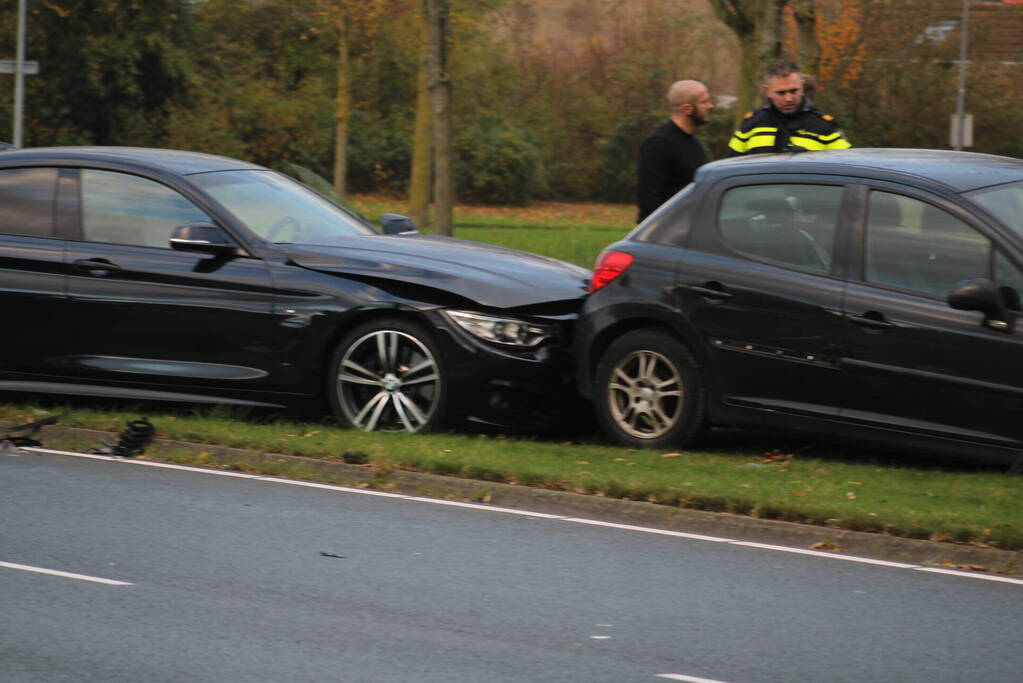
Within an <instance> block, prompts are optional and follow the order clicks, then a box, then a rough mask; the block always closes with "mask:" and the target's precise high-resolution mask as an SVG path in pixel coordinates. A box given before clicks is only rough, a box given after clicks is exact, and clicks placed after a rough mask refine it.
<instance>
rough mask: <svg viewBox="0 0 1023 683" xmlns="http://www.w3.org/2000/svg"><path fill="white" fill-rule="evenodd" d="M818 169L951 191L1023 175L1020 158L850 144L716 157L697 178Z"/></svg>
mask: <svg viewBox="0 0 1023 683" xmlns="http://www.w3.org/2000/svg"><path fill="white" fill-rule="evenodd" d="M776 173H800V174H802V173H820V174H828V175H852V176H864V177H869V178H875V179H881V180H894V181H902V182H906V181H907V180H909V181H916V184H920V185H931V186H933V185H936V184H937V185H943V186H945V187H946V188H949V189H951V190H953V191H955V192H960V193H961V192H968V191H970V190H976V189H978V188H981V187H990V186H992V185H1001V184H1003V183H1010V182H1014V181H1020V180H1023V160H1021V159H1015V158H1012V157H1003V156H996V155H993V154H978V153H975V152H953V151H950V150H940V149H890V148H853V149H844V150H826V151H820V152H797V153H784V154H753V155H749V156H745V157H736V158H733V159H723V160H721V161H715V162H713V163H710V164H707V165H705V166H703V167H701V168H700V170H699V172H698V176H697V177H698V179H708V180H710V179H715V180H716V179H718V178H720V177H725V176H735V175H747V174H756V175H762V174H763V175H768V174H776Z"/></svg>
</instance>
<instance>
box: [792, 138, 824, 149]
mask: <svg viewBox="0 0 1023 683" xmlns="http://www.w3.org/2000/svg"><path fill="white" fill-rule="evenodd" d="M789 144H790V145H795V146H796V147H802V148H803V149H809V150H814V151H816V150H818V149H827V148H828V147H827V145H823V144H821V143H820V142H817V141H816V140H814V139H812V138H803V137H798V138H797V137H795V136H793V137H791V138H789Z"/></svg>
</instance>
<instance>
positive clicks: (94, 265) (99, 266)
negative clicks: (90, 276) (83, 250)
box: [74, 258, 121, 274]
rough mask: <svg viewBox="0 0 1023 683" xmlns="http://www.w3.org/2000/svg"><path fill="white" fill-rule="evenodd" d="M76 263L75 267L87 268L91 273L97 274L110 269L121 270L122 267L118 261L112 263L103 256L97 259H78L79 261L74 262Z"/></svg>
mask: <svg viewBox="0 0 1023 683" xmlns="http://www.w3.org/2000/svg"><path fill="white" fill-rule="evenodd" d="M74 264H75V268H78V269H79V270H87V271H89V272H91V273H97V274H100V273H102V272H109V271H112V270H120V269H121V266H119V265H117V264H116V263H111V262H110V261H107V260H106V259H101V258H97V259H88V258H85V259H78V260H77V261H75V262H74Z"/></svg>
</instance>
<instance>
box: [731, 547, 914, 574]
mask: <svg viewBox="0 0 1023 683" xmlns="http://www.w3.org/2000/svg"><path fill="white" fill-rule="evenodd" d="M731 543H732V545H744V546H746V547H748V548H763V549H764V550H780V551H781V552H783V553H796V554H797V555H810V556H812V557H826V558H828V559H830V560H848V561H849V562H862V563H863V564H876V565H878V566H879V567H895V568H896V569H914V568H916V566H917V565H915V564H906V563H905V562H889V561H888V560H875V559H872V558H869V557H857V556H856V555H839V554H838V553H826V552H824V551H822V550H810V549H808V548H790V547H789V546H785V545H770V544H768V543H753V542H752V541H732V542H731Z"/></svg>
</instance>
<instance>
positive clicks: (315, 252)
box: [281, 234, 590, 308]
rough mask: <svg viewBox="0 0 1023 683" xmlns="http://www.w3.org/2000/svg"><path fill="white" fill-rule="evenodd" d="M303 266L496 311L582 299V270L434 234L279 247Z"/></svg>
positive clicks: (346, 238)
mask: <svg viewBox="0 0 1023 683" xmlns="http://www.w3.org/2000/svg"><path fill="white" fill-rule="evenodd" d="M281 248H282V249H284V250H285V252H286V253H287V254H288V256H289V258H290V259H291V260H292V261H293V262H294V263H296V264H297V265H299V266H302V267H303V268H309V269H310V270H319V271H324V272H331V273H344V274H351V275H355V276H363V277H373V278H382V279H387V280H398V281H401V282H409V283H413V284H418V285H425V286H428V287H435V288H437V289H442V290H445V291H448V292H452V293H454V294H458V295H460V296H463V297H466V298H468V299H471V300H473V301H476V302H478V303H480V304H481V305H484V306H491V307H495V308H515V307H519V306H529V305H535V304H542V303H550V302H555V301H571V300H572V299H582V297H583V296H585V295H586V288H587V284H588V280H589V275H590V272H589V271H588V270H586V269H585V268H580V267H578V266H575V265H572V264H570V263H565V262H564V261H558V260H557V259H552V258H548V257H546V256H539V255H537V254H531V253H528V252H524V251H517V250H515V249H507V248H505V247H497V246H494V245H490V244H483V243H480V242H470V241H468V240H460V239H454V238H452V237H441V236H437V235H421V234H416V235H346V236H339V237H333V238H330V239H329V240H322V241H318V242H315V243H307V244H287V245H281Z"/></svg>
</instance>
